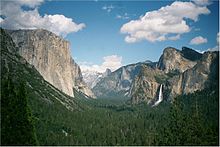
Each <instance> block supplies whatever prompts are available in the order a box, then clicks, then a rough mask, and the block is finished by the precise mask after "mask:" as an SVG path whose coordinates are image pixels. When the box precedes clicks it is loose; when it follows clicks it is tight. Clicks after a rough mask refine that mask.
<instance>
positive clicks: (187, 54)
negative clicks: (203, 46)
mask: <svg viewBox="0 0 220 147" xmlns="http://www.w3.org/2000/svg"><path fill="white" fill-rule="evenodd" d="M181 53H182V55H183V57H184V58H186V59H189V60H191V61H196V60H199V59H201V57H202V54H201V53H199V52H197V51H195V50H193V49H191V48H188V47H185V46H184V47H182V51H181Z"/></svg>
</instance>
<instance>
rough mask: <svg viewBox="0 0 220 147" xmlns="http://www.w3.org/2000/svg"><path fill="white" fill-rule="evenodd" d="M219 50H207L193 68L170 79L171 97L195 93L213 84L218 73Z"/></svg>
mask: <svg viewBox="0 0 220 147" xmlns="http://www.w3.org/2000/svg"><path fill="white" fill-rule="evenodd" d="M218 59H219V55H218V52H205V53H204V54H203V55H202V58H201V59H200V61H198V63H197V64H196V65H195V66H194V67H193V68H191V69H188V70H186V71H185V72H183V73H182V74H180V75H178V76H175V77H173V78H172V79H170V80H169V85H170V88H169V89H170V90H171V92H170V97H171V98H173V97H175V96H177V95H181V94H188V93H193V92H195V91H197V90H202V89H204V88H205V87H208V86H210V84H212V82H214V81H211V79H212V77H213V76H216V75H218Z"/></svg>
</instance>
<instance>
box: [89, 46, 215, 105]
mask: <svg viewBox="0 0 220 147" xmlns="http://www.w3.org/2000/svg"><path fill="white" fill-rule="evenodd" d="M218 59H219V53H218V52H205V53H203V54H201V53H198V52H196V51H195V50H193V49H190V48H187V47H183V48H182V50H177V49H175V48H172V47H167V48H165V49H164V51H163V54H162V55H161V57H160V59H159V61H158V62H155V63H153V62H150V61H147V62H139V63H136V64H131V65H127V66H123V67H121V68H119V69H118V70H116V71H114V72H112V73H111V74H110V75H109V76H106V77H104V78H102V79H100V80H99V82H97V84H96V85H95V86H94V87H93V88H92V91H93V92H94V94H95V95H96V96H97V97H100V98H102V97H112V96H114V97H118V98H120V97H129V98H130V99H131V102H132V103H140V102H143V101H146V102H148V103H152V102H154V101H156V100H157V99H158V96H159V87H160V85H162V86H163V95H164V98H165V99H168V100H172V98H174V97H176V96H177V95H182V94H188V93H193V92H195V91H197V90H202V89H204V88H205V87H208V86H209V85H210V82H211V79H212V77H213V76H217V75H218Z"/></svg>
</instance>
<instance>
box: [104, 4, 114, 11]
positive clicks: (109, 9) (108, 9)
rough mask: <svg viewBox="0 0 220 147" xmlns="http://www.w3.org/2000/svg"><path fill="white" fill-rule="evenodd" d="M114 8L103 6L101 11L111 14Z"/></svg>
mask: <svg viewBox="0 0 220 147" xmlns="http://www.w3.org/2000/svg"><path fill="white" fill-rule="evenodd" d="M114 8H115V7H114V6H113V5H109V6H103V7H102V10H105V11H107V12H108V13H109V12H111V11H112V10H113V9H114Z"/></svg>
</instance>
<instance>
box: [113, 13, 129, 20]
mask: <svg viewBox="0 0 220 147" xmlns="http://www.w3.org/2000/svg"><path fill="white" fill-rule="evenodd" d="M116 18H117V19H129V18H130V17H129V15H128V13H124V14H123V15H119V14H118V15H116Z"/></svg>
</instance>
